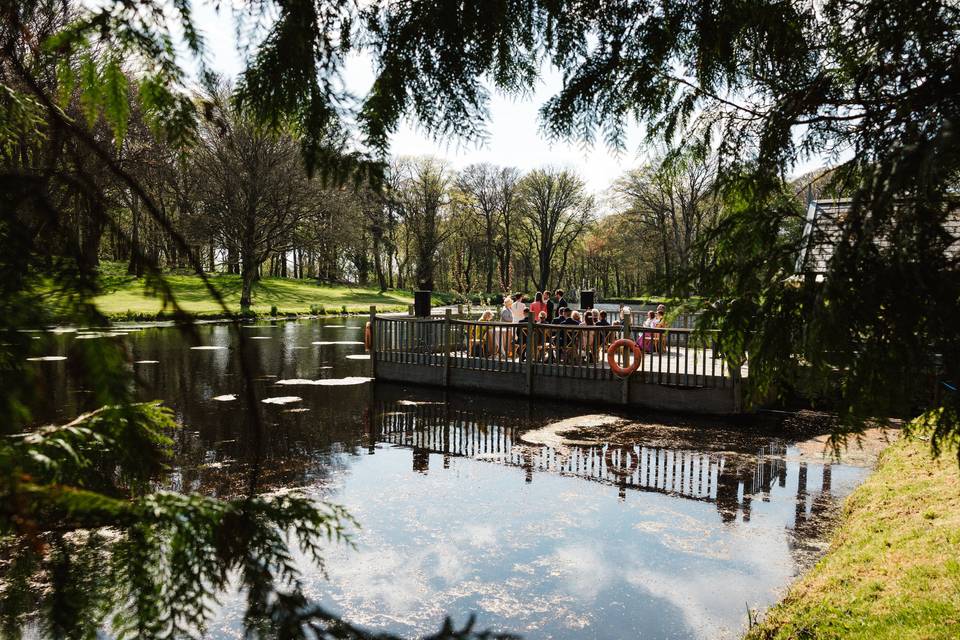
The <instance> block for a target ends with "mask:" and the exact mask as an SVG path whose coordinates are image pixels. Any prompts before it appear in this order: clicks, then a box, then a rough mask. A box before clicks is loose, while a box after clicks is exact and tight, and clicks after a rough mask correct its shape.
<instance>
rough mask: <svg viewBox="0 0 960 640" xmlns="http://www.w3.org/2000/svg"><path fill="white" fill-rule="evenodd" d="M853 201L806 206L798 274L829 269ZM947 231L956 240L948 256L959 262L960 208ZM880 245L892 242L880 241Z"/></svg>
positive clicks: (949, 218)
mask: <svg viewBox="0 0 960 640" xmlns="http://www.w3.org/2000/svg"><path fill="white" fill-rule="evenodd" d="M852 202H853V201H852V200H813V201H812V202H810V204H809V205H808V206H807V219H806V223H805V224H804V227H803V243H802V248H801V250H800V255H799V256H798V258H797V266H796V271H797V273H803V274H807V275H816V276H823V275H825V274H826V273H827V272H828V270H829V266H830V259H831V258H832V257H833V252H834V250H835V249H836V246H837V243H838V242H839V241H840V238H841V233H842V232H843V223H844V220H845V219H846V216H847V215H848V214H849V212H850V207H851V205H852ZM943 226H944V230H945V231H946V232H947V233H948V234H949V235H950V236H951V237H952V238H953V243H952V244H951V245H950V246H949V247H948V248H947V255H949V256H950V257H951V258H954V259H960V208H955V209H952V210H951V212H950V214H949V215H948V216H947V217H946V219H945V220H944V223H943ZM877 244H878V246H880V247H886V246H888V245H889V243H888V242H887V241H886V240H883V239H879V240H878V241H877Z"/></svg>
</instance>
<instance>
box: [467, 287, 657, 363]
mask: <svg viewBox="0 0 960 640" xmlns="http://www.w3.org/2000/svg"><path fill="white" fill-rule="evenodd" d="M607 315H608V314H607V312H606V311H603V310H600V309H585V310H582V311H578V310H575V309H571V308H570V306H569V304H568V303H567V300H566V298H565V297H564V292H563V290H562V289H557V290H556V291H552V292H551V291H538V292H537V293H536V295H535V296H534V300H533V302H531V303H530V304H529V306H528V305H527V304H526V296H525V294H523V293H515V294H513V295H507V296H505V297H504V299H503V307H502V308H501V309H500V313H499V318H497V319H498V320H499V321H500V322H501V323H515V324H517V325H518V326H517V327H516V328H514V329H509V328H504V327H496V328H494V330H493V331H490V330H489V329H487V328H486V327H483V326H478V325H472V326H471V330H470V333H469V335H468V338H469V344H468V350H469V353H470V354H471V355H473V356H495V355H496V356H500V357H505V358H509V359H516V360H520V361H525V360H526V359H527V357H528V355H530V354H529V352H530V351H531V348H530V347H531V340H530V329H529V323H530V321H531V320H532V321H533V322H534V323H535V324H536V325H562V326H578V327H597V328H598V330H597V331H570V330H557V329H552V328H550V329H544V328H538V329H535V331H537V332H538V338H537V340H536V341H534V345H533V346H534V350H535V352H534V353H533V357H534V359H535V360H536V361H538V362H562V363H569V364H580V363H590V362H599V361H601V360H602V358H603V357H604V353H605V351H606V347H608V346H609V345H610V344H611V343H612V342H613V341H614V340H616V338H617V336H618V335H619V331H614V330H612V329H611V330H607V331H604V330H603V329H602V327H622V326H623V320H624V319H625V318H632V310H631V309H630V307H626V306H625V307H622V308H621V310H620V318H619V319H618V320H616V321H615V322H612V323H611V322H610V321H609V319H608V317H607ZM494 319H495V313H494V312H493V311H492V310H487V311H484V312H483V314H482V315H481V316H480V318H479V319H478V320H479V322H494ZM665 326H666V307H665V306H664V305H662V304H661V305H659V306H658V307H657V310H656V311H649V312H648V313H647V317H646V319H645V320H644V321H643V322H642V323H641V327H637V328H638V329H642V328H650V329H660V328H663V327H665ZM636 340H637V342H638V344H640V345H641V347H642V348H643V349H644V350H645V351H648V352H652V351H657V350H659V349H660V348H661V346H662V332H659V331H656V332H651V331H647V332H644V331H642V330H641V331H639V332H638V335H637V337H636Z"/></svg>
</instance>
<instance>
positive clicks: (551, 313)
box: [543, 289, 557, 324]
mask: <svg viewBox="0 0 960 640" xmlns="http://www.w3.org/2000/svg"><path fill="white" fill-rule="evenodd" d="M543 304H544V309H545V310H546V312H547V322H549V323H551V324H552V323H553V319H554V318H556V317H557V313H556V311H557V304H556V303H555V302H554V301H553V300H552V298H551V295H550V290H549V289H547V290H546V291H544V292H543Z"/></svg>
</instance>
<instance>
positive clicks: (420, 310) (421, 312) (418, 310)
mask: <svg viewBox="0 0 960 640" xmlns="http://www.w3.org/2000/svg"><path fill="white" fill-rule="evenodd" d="M431 293H432V291H414V292H413V315H415V316H416V317H418V318H429V317H430V294H431Z"/></svg>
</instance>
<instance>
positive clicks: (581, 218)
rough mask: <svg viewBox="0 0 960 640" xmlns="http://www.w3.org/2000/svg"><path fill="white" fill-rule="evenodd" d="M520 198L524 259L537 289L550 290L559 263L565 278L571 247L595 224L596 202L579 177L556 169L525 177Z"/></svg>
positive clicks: (544, 170) (543, 170) (522, 181)
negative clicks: (591, 224)
mask: <svg viewBox="0 0 960 640" xmlns="http://www.w3.org/2000/svg"><path fill="white" fill-rule="evenodd" d="M519 198H520V210H521V213H522V217H521V219H520V225H519V232H520V235H522V236H523V237H524V239H525V241H526V242H525V243H524V245H523V247H522V251H523V252H524V258H525V260H526V261H527V263H528V264H529V266H530V270H531V272H532V274H533V279H534V284H535V285H536V288H537V289H538V290H542V289H546V288H547V287H549V286H551V285H552V284H553V275H554V273H555V269H554V268H555V266H557V265H556V261H557V260H558V259H559V261H560V265H559V269H558V270H557V272H558V273H559V275H560V278H559V279H562V278H563V274H564V272H565V271H566V264H567V259H568V257H569V253H570V249H571V247H572V246H573V244H574V242H575V241H576V240H577V238H578V237H579V236H580V235H581V234H582V233H583V232H584V231H585V230H586V229H587V227H588V225H589V224H590V223H591V221H592V216H593V199H592V198H590V197H589V196H588V195H587V193H586V187H585V185H584V182H583V180H581V179H580V178H579V177H578V176H577V175H576V174H574V173H573V172H571V171H567V170H556V169H536V170H534V171H531V172H530V173H528V174H527V175H526V176H524V177H523V179H522V180H521V181H520V185H519Z"/></svg>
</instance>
